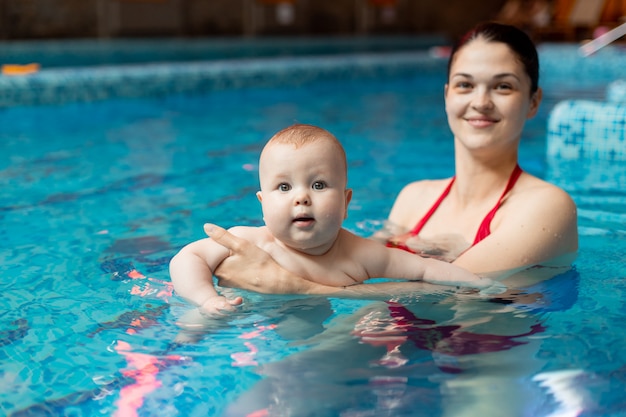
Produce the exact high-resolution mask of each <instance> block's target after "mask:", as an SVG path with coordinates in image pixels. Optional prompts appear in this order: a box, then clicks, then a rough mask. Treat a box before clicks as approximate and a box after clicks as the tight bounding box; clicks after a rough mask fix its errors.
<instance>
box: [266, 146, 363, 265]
mask: <svg viewBox="0 0 626 417" xmlns="http://www.w3.org/2000/svg"><path fill="white" fill-rule="evenodd" d="M259 178H260V181H261V191H259V192H258V193H257V196H258V198H259V200H260V201H261V204H262V206H263V218H264V220H265V224H266V225H267V227H268V228H269V229H270V231H271V232H272V234H273V235H274V236H275V237H276V238H277V239H278V240H279V241H281V242H282V243H283V244H285V245H287V246H289V247H291V248H293V249H297V250H299V251H302V252H306V253H308V254H310V255H321V254H323V253H325V252H326V251H328V250H329V249H330V247H331V246H332V245H333V243H334V241H335V239H336V237H337V234H338V233H339V230H340V229H341V225H342V223H343V220H344V219H345V218H346V215H347V208H348V203H349V202H350V198H351V197H352V191H351V190H347V189H346V181H347V180H346V168H345V163H344V161H343V159H342V157H341V156H340V154H339V152H337V149H336V147H335V146H333V145H332V144H331V143H330V142H326V141H319V142H314V143H310V144H307V145H304V146H302V147H300V148H298V149H296V147H295V146H294V145H291V144H276V143H275V144H271V145H269V146H268V147H266V148H265V150H264V151H263V154H262V156H261V161H260V164H259Z"/></svg>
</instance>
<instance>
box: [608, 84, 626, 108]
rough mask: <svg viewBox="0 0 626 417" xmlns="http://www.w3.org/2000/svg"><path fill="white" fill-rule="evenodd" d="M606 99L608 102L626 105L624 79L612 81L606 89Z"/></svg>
mask: <svg viewBox="0 0 626 417" xmlns="http://www.w3.org/2000/svg"><path fill="white" fill-rule="evenodd" d="M606 100H607V101H608V102H609V103H623V104H625V105H626V79H622V80H616V81H613V82H612V83H611V84H609V86H608V87H607V89H606Z"/></svg>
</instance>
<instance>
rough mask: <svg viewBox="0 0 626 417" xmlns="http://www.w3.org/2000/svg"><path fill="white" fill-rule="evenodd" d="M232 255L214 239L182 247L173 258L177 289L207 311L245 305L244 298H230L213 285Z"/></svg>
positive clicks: (171, 263)
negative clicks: (223, 262)
mask: <svg viewBox="0 0 626 417" xmlns="http://www.w3.org/2000/svg"><path fill="white" fill-rule="evenodd" d="M228 254H229V250H228V249H227V248H225V247H223V246H221V245H220V244H218V243H216V242H215V241H213V240H211V239H210V238H208V239H201V240H198V241H195V242H192V243H190V244H188V245H187V246H185V247H184V248H182V249H181V250H180V251H179V252H178V253H177V254H176V255H175V256H174V257H173V258H172V260H171V261H170V276H171V279H172V283H173V284H174V289H175V290H176V292H177V293H178V294H179V295H180V296H181V297H183V298H186V299H187V300H189V301H191V302H192V303H194V304H196V305H198V306H199V307H200V309H201V310H202V311H203V312H205V313H209V314H220V312H222V311H224V310H226V311H231V310H234V306H235V305H238V304H241V302H242V299H241V297H236V298H234V299H232V300H229V299H227V298H226V297H223V296H220V295H219V294H218V293H217V291H216V290H215V288H214V287H213V271H215V269H216V268H217V266H218V265H219V264H220V263H221V262H222V261H223V260H224V259H225V258H226V257H227V256H228Z"/></svg>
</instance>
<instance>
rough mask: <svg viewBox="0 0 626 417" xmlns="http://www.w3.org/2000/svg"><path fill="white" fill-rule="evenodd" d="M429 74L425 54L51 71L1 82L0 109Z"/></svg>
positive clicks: (439, 66) (436, 64) (439, 63)
mask: <svg viewBox="0 0 626 417" xmlns="http://www.w3.org/2000/svg"><path fill="white" fill-rule="evenodd" d="M431 69H432V70H433V71H434V72H435V73H440V72H441V71H444V70H445V62H444V60H441V59H433V58H431V57H430V56H429V55H428V53H427V52H397V53H385V54H354V55H341V56H330V55H328V56H311V57H288V58H260V59H234V60H215V61H201V62H175V63H152V64H142V65H116V66H98V67H76V68H56V69H55V68H53V69H47V70H42V71H40V72H38V73H35V74H31V75H26V76H2V77H0V107H7V106H19V105H33V104H60V103H65V102H72V101H92V100H101V99H106V98H112V97H122V98H132V97H150V96H159V95H167V94H175V93H187V92H193V93H202V92H207V91H212V90H219V89H228V88H244V87H251V86H254V87H277V86H285V85H287V86H291V85H302V84H306V83H309V82H312V81H315V80H317V79H321V78H326V77H333V78H336V79H364V80H367V79H368V78H380V77H385V76H389V77H393V76H400V75H406V74H413V73H415V72H416V71H420V72H421V73H423V72H424V71H429V70H431Z"/></svg>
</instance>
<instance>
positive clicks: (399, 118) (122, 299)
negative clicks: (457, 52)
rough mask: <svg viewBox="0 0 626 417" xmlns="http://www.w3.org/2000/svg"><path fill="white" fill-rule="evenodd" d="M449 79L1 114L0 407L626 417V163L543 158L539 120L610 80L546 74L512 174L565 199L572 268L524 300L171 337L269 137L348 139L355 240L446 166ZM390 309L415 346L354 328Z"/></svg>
mask: <svg viewBox="0 0 626 417" xmlns="http://www.w3.org/2000/svg"><path fill="white" fill-rule="evenodd" d="M443 77H444V75H443V73H441V72H433V71H416V72H415V73H413V74H402V75H399V76H397V77H394V78H384V79H380V78H369V79H368V81H367V83H365V82H363V80H362V79H358V78H355V79H349V78H346V77H341V78H339V79H335V78H333V77H326V78H318V79H316V80H313V81H311V82H310V83H307V84H305V85H299V86H293V85H290V86H288V87H281V86H280V85H276V86H271V87H269V86H266V87H263V88H252V87H246V88H241V89H225V90H218V91H210V92H201V93H198V94H194V95H176V94H170V95H160V96H158V97H152V98H150V97H146V98H134V99H114V98H113V99H108V100H104V101H97V102H87V103H65V104H59V105H49V106H18V107H6V108H3V109H1V110H0V126H1V128H0V143H1V145H0V149H1V152H0V222H1V224H2V228H0V237H1V241H2V246H1V248H2V250H1V251H0V260H1V262H0V285H1V287H0V288H1V289H2V294H3V297H2V301H1V302H0V306H1V308H0V345H1V346H2V349H1V350H0V410H1V412H2V414H6V415H9V416H42V415H44V416H45V415H50V416H58V415H67V416H80V415H84V416H94V415H106V416H109V415H112V416H132V415H139V416H159V417H161V416H222V415H236V416H243V415H245V414H246V413H252V412H254V411H258V410H263V408H265V407H266V406H267V405H268V404H267V402H268V398H271V399H272V402H273V405H272V406H271V407H269V408H270V410H271V411H270V413H269V414H268V413H264V412H262V411H259V412H258V413H257V414H250V415H256V416H261V415H272V416H274V415H276V416H394V417H398V416H439V415H441V416H455V417H456V416H461V415H471V416H475V415H481V416H549V415H554V416H556V415H559V416H569V415H581V416H594V417H596V416H597V417H600V416H624V415H626V393H625V391H624V384H625V381H626V353H624V352H625V351H624V349H623V346H624V343H625V342H626V336H625V335H624V332H623V331H622V322H623V317H624V314H625V313H626V310H625V308H624V305H626V266H625V265H626V258H625V256H626V255H625V254H626V227H625V226H624V225H625V224H626V218H625V217H624V213H625V212H626V194H624V188H625V187H624V186H625V184H624V177H625V175H624V171H625V170H626V168H624V166H623V164H622V165H618V164H615V163H609V162H606V163H604V162H598V161H575V162H571V161H558V160H551V159H549V158H547V157H546V155H545V147H546V143H545V131H546V127H545V126H546V121H547V117H548V114H549V110H550V109H551V108H552V107H553V106H554V105H555V104H556V103H557V102H558V101H560V100H562V99H565V98H575V97H586V98H591V99H598V100H600V99H602V97H603V94H604V87H605V86H606V84H607V83H608V82H609V81H611V80H610V79H602V78H597V79H594V80H593V81H589V82H587V83H585V82H580V80H576V81H577V82H576V83H575V84H574V83H568V82H567V80H565V81H563V80H561V79H560V78H559V77H557V76H554V77H553V78H550V75H548V76H546V77H545V78H546V79H547V80H548V81H549V83H548V84H544V86H543V87H544V89H545V95H546V97H545V101H544V103H543V106H542V110H541V112H540V114H539V115H538V117H537V118H536V119H534V120H532V121H531V122H530V123H529V126H528V128H527V130H526V133H525V137H524V140H523V145H522V151H521V165H522V167H523V168H524V169H526V170H527V171H529V172H531V173H533V174H536V175H538V176H540V177H543V178H547V179H549V180H551V181H554V182H556V183H558V184H559V185H561V186H563V187H564V188H566V189H567V190H568V191H570V192H571V193H572V196H573V197H574V199H575V200H576V202H577V204H578V206H579V224H580V235H581V241H580V253H579V257H578V259H577V260H576V262H575V271H570V272H569V273H567V274H566V275H564V276H561V277H558V278H557V279H554V280H552V281H550V282H549V283H547V284H545V285H543V286H539V287H536V288H530V289H527V290H526V292H527V293H528V296H527V303H526V304H519V303H518V304H510V305H507V304H502V303H495V302H490V301H488V300H485V299H476V298H472V297H469V296H467V295H465V294H457V293H455V292H453V291H451V290H450V291H445V290H442V291H438V292H434V293H433V294H430V295H420V296H417V295H407V296H404V297H400V298H399V299H397V300H396V301H398V302H399V303H400V304H386V303H383V302H380V301H368V300H343V299H335V298H331V299H325V298H307V297H295V296H266V295H259V294H253V293H247V292H241V293H243V295H244V297H245V298H246V303H245V305H244V307H243V308H242V309H241V311H240V312H239V313H238V314H236V315H235V316H234V317H233V320H232V321H231V322H230V323H213V324H212V326H211V328H210V329H207V331H206V333H203V334H192V335H189V334H186V335H185V337H188V338H191V339H193V341H192V342H191V343H188V344H184V345H177V344H175V343H173V342H174V340H175V339H176V338H177V337H180V335H179V333H180V332H181V329H180V328H179V326H177V324H176V322H177V321H178V320H180V319H181V318H182V317H183V315H184V314H185V313H186V312H187V311H188V310H189V308H190V307H189V305H188V304H187V303H185V302H184V301H183V300H182V299H180V298H179V297H177V296H176V294H174V293H173V292H172V288H171V285H170V282H169V276H168V272H167V265H168V262H169V259H170V257H171V256H173V255H174V254H175V253H176V251H177V250H178V249H179V248H180V247H181V246H182V245H184V244H185V243H187V242H189V241H191V240H195V239H198V238H200V237H202V236H203V233H202V224H203V223H205V222H206V221H212V222H216V223H218V224H221V225H224V226H231V225H235V224H251V225H257V224H260V222H261V213H260V207H259V204H258V202H257V201H256V198H255V196H254V192H255V191H256V189H257V178H256V164H257V158H258V154H259V152H260V150H261V147H262V146H263V144H264V142H265V141H266V140H267V138H268V137H269V136H271V134H273V133H274V132H275V131H276V130H278V129H280V128H282V127H284V126H286V125H288V124H291V123H293V122H295V121H299V122H305V123H313V124H318V125H320V126H323V127H325V128H327V129H329V130H330V131H332V132H333V133H335V134H336V135H337V136H338V137H339V138H340V139H341V141H342V142H343V143H344V145H345V147H346V149H347V153H348V159H349V165H350V178H349V182H350V186H351V187H352V188H353V189H354V197H353V201H352V203H351V206H350V212H349V217H348V219H347V221H346V227H347V228H348V229H350V230H352V231H354V232H356V233H358V234H361V235H364V236H367V235H369V234H370V233H371V232H372V231H373V230H376V228H378V227H380V224H381V222H382V221H383V220H384V218H385V217H386V214H387V213H388V211H389V208H390V206H391V203H392V201H393V199H394V197H395V195H396V194H397V192H398V191H399V190H400V188H401V187H402V185H403V184H405V183H406V182H408V181H412V180H415V179H419V178H431V177H444V176H449V175H450V174H451V172H452V168H453V166H452V156H451V151H452V141H451V137H450V134H449V132H448V129H447V124H446V119H445V115H444V113H443V105H442V85H443V82H444V79H443ZM551 87H552V88H551ZM557 87H558V88H557ZM231 291H234V292H239V291H236V290H231ZM405 307H406V309H408V310H410V313H409V312H407V311H405V310H402V309H404V308H405ZM400 313H402V314H404V317H405V318H408V319H410V321H411V327H410V329H409V330H408V334H409V338H408V340H406V341H401V342H398V343H396V344H395V345H394V343H395V342H394V339H393V338H392V339H391V341H390V340H388V339H384V338H379V339H376V340H375V341H374V342H371V341H370V342H369V343H368V342H366V341H364V339H361V338H359V337H357V336H356V335H354V334H353V331H355V329H356V330H359V329H363V328H364V327H367V328H369V329H370V330H375V331H376V330H378V331H383V330H384V329H385V326H390V325H392V324H393V321H392V320H390V318H389V317H390V316H393V315H394V314H400ZM413 316H414V317H413ZM477 323H478V324H477ZM368 326H369V327H368ZM453 334H454V336H453ZM478 335H480V336H478ZM396 342H397V341H396ZM277 410H280V411H277ZM581 410H582V411H581ZM133 412H136V414H133ZM463 413H467V414H463ZM559 413H560V414H559Z"/></svg>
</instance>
